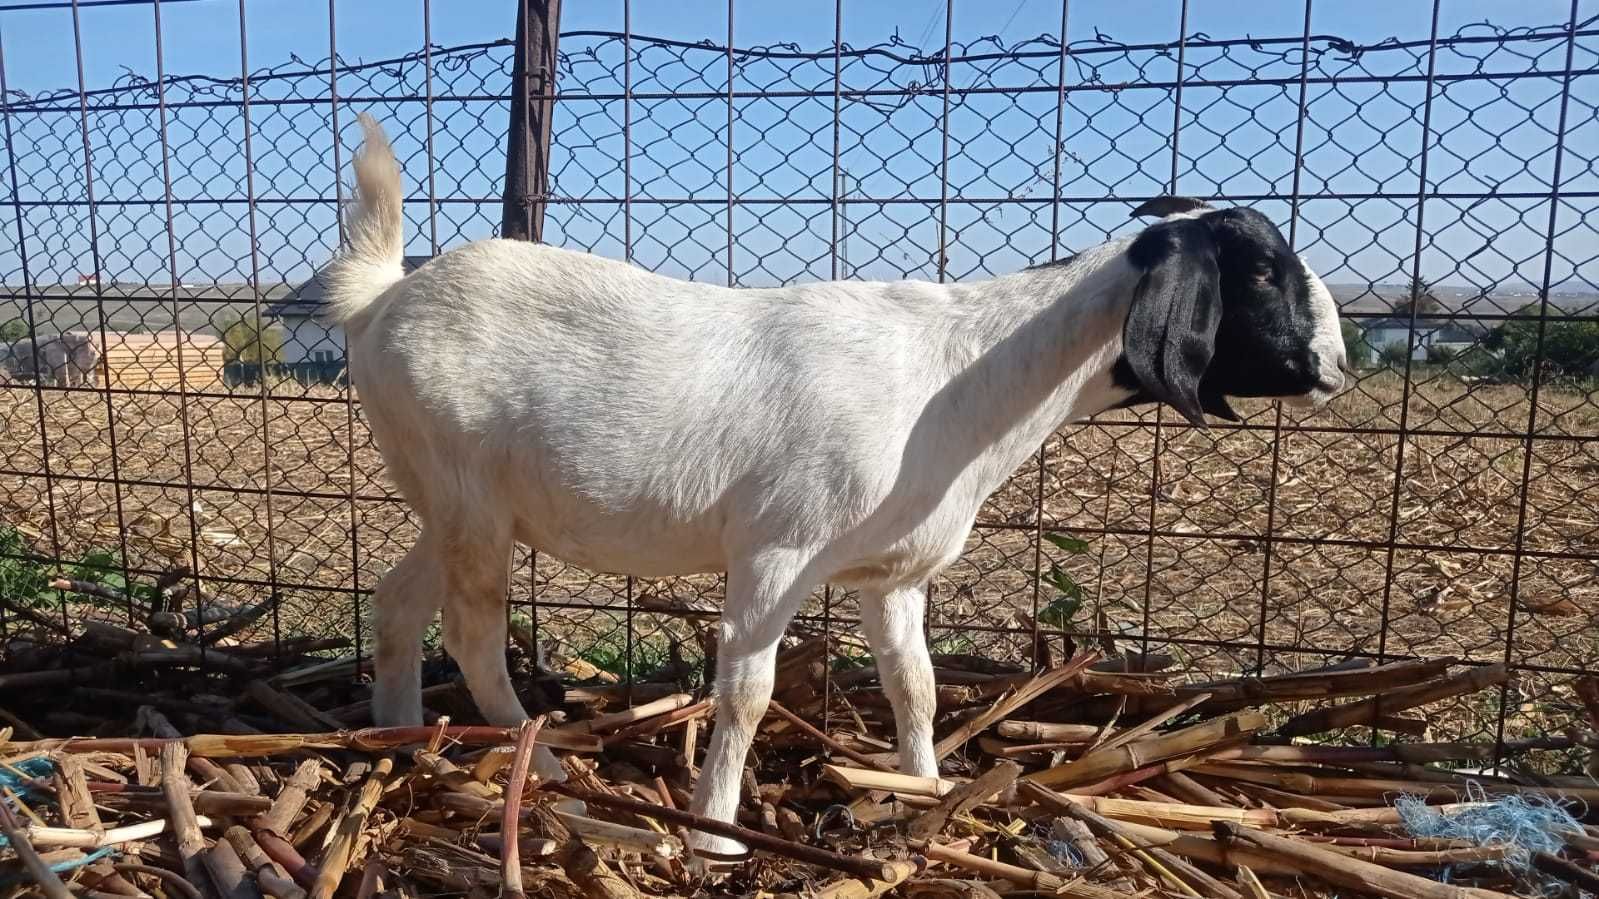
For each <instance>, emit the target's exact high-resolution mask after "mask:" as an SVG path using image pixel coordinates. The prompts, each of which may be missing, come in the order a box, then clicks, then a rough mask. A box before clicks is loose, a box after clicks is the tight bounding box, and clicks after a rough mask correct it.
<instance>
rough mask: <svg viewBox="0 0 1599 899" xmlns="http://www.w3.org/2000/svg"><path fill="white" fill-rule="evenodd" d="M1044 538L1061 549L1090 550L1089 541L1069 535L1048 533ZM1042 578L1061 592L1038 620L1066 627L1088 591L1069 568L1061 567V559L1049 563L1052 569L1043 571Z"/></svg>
mask: <svg viewBox="0 0 1599 899" xmlns="http://www.w3.org/2000/svg"><path fill="white" fill-rule="evenodd" d="M1044 539H1045V540H1048V541H1049V542H1050V543H1051V544H1052V545H1054V546H1055V547H1056V548H1057V549H1060V550H1063V551H1065V552H1068V553H1071V554H1072V555H1082V554H1084V553H1086V552H1088V542H1087V541H1086V540H1080V539H1078V538H1076V537H1070V536H1067V535H1065V534H1057V533H1053V532H1045V534H1044ZM1039 580H1041V581H1043V583H1044V584H1045V585H1046V586H1048V587H1050V588H1052V589H1053V590H1054V591H1055V592H1056V593H1057V594H1058V595H1057V596H1056V597H1055V598H1054V599H1051V600H1050V601H1049V603H1048V604H1046V605H1045V606H1044V608H1042V609H1040V610H1039V612H1038V623H1039V624H1043V625H1048V626H1049V627H1055V628H1060V629H1061V630H1065V629H1066V627H1067V626H1068V625H1069V624H1070V622H1071V620H1072V618H1073V617H1075V616H1076V615H1077V612H1078V610H1079V609H1081V608H1082V607H1083V600H1084V593H1083V587H1082V585H1081V584H1079V583H1077V581H1076V579H1074V578H1073V577H1072V576H1071V574H1070V573H1069V572H1067V571H1066V569H1064V568H1062V567H1060V563H1059V562H1051V563H1049V570H1048V571H1046V572H1042V573H1040V574H1039Z"/></svg>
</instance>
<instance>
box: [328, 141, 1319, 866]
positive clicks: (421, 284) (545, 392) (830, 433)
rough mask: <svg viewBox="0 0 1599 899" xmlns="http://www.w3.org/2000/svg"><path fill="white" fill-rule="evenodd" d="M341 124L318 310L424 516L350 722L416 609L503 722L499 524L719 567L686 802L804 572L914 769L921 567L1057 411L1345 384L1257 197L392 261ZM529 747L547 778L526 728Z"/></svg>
mask: <svg viewBox="0 0 1599 899" xmlns="http://www.w3.org/2000/svg"><path fill="white" fill-rule="evenodd" d="M361 124H362V127H363V128H364V129H365V144H364V147H363V149H362V150H361V152H360V153H359V154H358V155H357V156H356V158H355V162H354V169H355V178H356V182H357V191H356V199H355V202H354V203H353V205H352V207H351V208H350V209H348V210H347V213H348V214H347V217H346V227H347V234H348V236H349V242H348V246H347V247H346V249H345V250H344V252H343V253H342V254H341V255H340V256H339V257H338V258H337V259H336V260H335V261H334V262H333V263H332V264H331V265H330V267H329V269H328V275H329V279H330V287H331V290H330V293H329V297H330V304H331V309H330V313H331V314H330V317H331V318H332V319H334V320H336V321H338V322H341V323H343V325H344V328H345V330H346V332H347V335H348V341H349V343H348V346H349V355H350V365H351V372H352V376H353V378H354V381H355V384H356V385H357V388H358V389H359V390H360V393H361V400H362V403H363V407H364V409H365V410H366V414H367V416H368V418H369V420H370V422H371V427H372V432H373V436H374V438H375V439H376V442H377V445H378V447H379V448H380V449H381V451H382V454H383V457H384V459H385V461H386V462H387V464H388V467H389V472H390V473H391V475H392V476H393V478H394V480H395V483H396V484H397V485H398V487H399V489H400V491H401V493H403V494H404V496H405V498H406V500H408V501H409V502H410V504H411V505H412V507H413V508H414V509H415V510H416V513H417V515H418V516H419V518H420V519H421V524H422V528H421V534H420V536H419V537H418V538H417V541H416V544H415V545H414V546H413V547H412V548H411V550H410V551H409V552H408V553H407V554H406V555H405V557H404V558H403V559H402V560H401V561H400V562H399V563H398V564H397V565H396V566H395V567H394V569H393V570H391V571H390V572H389V573H388V574H387V575H385V576H384V577H383V579H382V581H381V583H380V584H379V585H378V587H377V592H376V596H375V598H374V614H375V631H376V637H377V649H376V652H377V655H376V683H375V685H374V688H373V706H372V708H373V716H374V718H375V719H376V721H377V722H378V723H379V724H385V725H400V724H417V723H420V722H421V720H422V706H421V697H420V691H419V684H420V674H419V665H420V661H421V645H422V639H421V638H422V635H423V631H424V630H425V629H426V628H427V626H428V625H429V623H430V622H431V620H432V618H433V616H434V614H435V613H436V612H437V611H438V610H439V608H440V606H441V605H442V607H443V614H444V644H445V647H446V648H447V649H448V651H449V652H450V654H451V655H452V656H453V657H454V658H455V660H456V662H457V663H458V664H459V665H460V667H461V670H462V672H463V674H464V676H465V678H466V682H467V685H468V687H469V688H470V690H471V692H472V696H473V698H474V700H475V701H476V703H477V706H478V708H479V709H480V710H481V711H482V713H483V714H484V716H485V717H486V718H488V719H489V720H490V721H492V722H494V723H496V724H500V725H513V724H515V723H517V722H518V721H521V720H523V719H524V718H525V712H524V711H523V708H522V706H521V705H520V703H519V702H518V701H517V697H516V694H515V692H514V691H513V689H512V685H511V680H510V678H509V677H508V675H507V670H506V661H505V654H504V652H503V648H504V646H505V643H506V616H505V610H504V598H505V595H506V586H507V584H506V579H507V564H506V560H507V558H508V555H509V553H510V552H511V549H512V543H513V541H519V542H521V543H524V544H526V545H528V546H531V547H534V548H536V549H538V551H540V552H543V553H547V554H549V555H552V556H554V557H556V558H558V559H561V560H564V561H566V562H570V563H573V564H577V565H581V566H583V567H586V568H589V569H592V570H596V571H605V572H613V573H623V574H632V575H637V576H641V577H664V576H670V575H683V574H690V573H698V572H717V571H725V572H727V596H726V600H725V602H724V607H723V611H722V618H721V623H720V630H719V638H718V644H717V660H716V683H715V692H716V697H717V705H716V723H715V729H714V731H713V733H712V735H711V739H710V742H709V745H708V747H707V751H706V758H705V764H704V768H703V771H702V775H701V778H700V782H699V785H698V788H697V790H696V792H695V796H694V803H693V808H694V811H696V812H698V813H700V814H704V815H709V816H711V817H714V818H718V819H721V820H724V821H726V820H731V819H732V818H733V815H734V812H735V809H736V805H737V801H738V787H739V780H740V771H741V769H742V767H743V765H744V760H745V755H746V753H747V751H748V748H749V745H750V741H751V739H752V737H753V734H754V732H755V729H756V727H757V725H758V724H759V722H760V720H761V718H762V716H763V715H764V714H765V712H766V707H767V703H768V700H769V698H770V695H771V691H772V678H773V668H774V659H775V656H776V652H777V648H778V641H779V638H780V637H781V636H782V634H783V631H784V629H785V628H786V626H787V624H788V622H789V619H790V618H791V617H792V615H793V614H794V611H795V609H796V607H797V606H798V605H799V604H800V602H801V601H802V600H803V599H804V598H805V597H806V596H807V595H809V594H810V593H811V591H812V590H813V589H814V588H816V587H817V586H819V585H821V584H824V583H832V584H837V585H841V586H844V587H850V588H854V589H856V590H858V591H859V593H860V609H861V617H862V622H861V624H862V629H863V630H864V632H865V634H866V637H867V639H868V641H869V642H870V645H871V649H872V652H873V654H874V655H875V656H876V659H877V664H878V671H879V672H880V674H881V677H882V681H883V687H884V690H885V692H886V693H887V694H888V697H889V699H890V701H891V703H892V705H893V708H894V716H895V719H896V725H897V731H898V749H899V759H900V766H901V768H902V769H903V770H904V771H905V772H906V773H909V774H915V775H922V776H930V775H933V774H935V773H936V771H937V760H936V759H935V758H934V754H933V739H932V733H933V732H932V722H933V713H934V690H933V688H934V684H933V672H932V667H931V663H930V661H929V657H928V651H927V646H926V645H925V642H924V640H923V636H922V616H923V606H924V603H925V597H924V594H923V588H924V585H925V584H926V583H927V582H928V581H929V580H930V579H931V578H932V577H934V576H935V575H937V574H938V573H939V572H940V571H942V570H943V569H944V568H945V567H947V566H948V565H950V563H952V562H954V561H955V560H956V558H957V557H958V556H959V555H960V553H961V551H962V548H963V547H964V545H965V543H966V538H967V535H968V533H969V531H970V530H971V527H972V523H973V520H974V518H975V517H976V514H977V511H978V508H979V506H981V505H982V503H983V501H984V499H985V498H987V497H988V496H989V494H990V493H992V492H993V491H994V490H995V489H996V488H997V487H999V485H1000V484H1001V483H1003V482H1004V481H1005V479H1006V478H1007V477H1008V476H1009V475H1010V474H1011V473H1012V472H1013V471H1014V470H1015V469H1016V468H1017V467H1018V466H1019V465H1020V464H1021V463H1022V462H1024V461H1025V460H1026V459H1027V458H1029V457H1030V456H1031V455H1032V454H1033V453H1034V452H1036V450H1037V448H1038V446H1039V445H1040V444H1041V443H1042V442H1043V441H1044V440H1045V439H1046V438H1047V437H1048V436H1049V435H1050V434H1051V433H1052V432H1054V431H1055V430H1056V429H1057V428H1059V427H1060V426H1061V425H1063V424H1065V423H1068V422H1073V421H1078V420H1081V419H1084V418H1086V417H1088V416H1090V415H1093V414H1095V413H1097V412H1101V411H1104V410H1106V409H1110V408H1114V407H1120V406H1128V405H1132V404H1136V403H1147V402H1160V403H1165V404H1167V405H1169V406H1171V407H1172V408H1174V409H1176V410H1177V411H1178V412H1179V413H1181V414H1182V415H1183V416H1184V417H1185V418H1186V419H1188V420H1189V421H1191V422H1193V423H1194V424H1196V425H1200V426H1203V425H1204V421H1205V419H1204V415H1205V414H1206V413H1210V414H1212V415H1217V416H1221V417H1223V418H1229V419H1236V417H1237V416H1236V415H1235V413H1234V412H1233V410H1232V409H1231V407H1230V406H1229V405H1228V402H1227V397H1229V396H1241V397H1281V398H1284V399H1285V400H1289V401H1293V402H1297V403H1302V404H1307V405H1317V404H1321V403H1324V402H1326V401H1327V400H1328V399H1329V398H1330V397H1332V396H1333V395H1334V394H1335V393H1336V392H1337V391H1339V390H1340V389H1341V388H1342V385H1343V380H1344V378H1343V371H1344V369H1345V368H1346V363H1345V359H1344V344H1343V340H1342V336H1341V333H1340V330H1339V322H1338V314H1337V309H1336V307H1335V305H1334V303H1333V300H1332V297H1331V295H1330V294H1329V293H1328V292H1327V289H1326V287H1325V286H1324V285H1323V284H1322V281H1321V279H1320V278H1318V277H1317V276H1316V274H1315V273H1313V272H1312V271H1310V269H1309V268H1308V267H1307V266H1306V264H1305V263H1304V261H1303V260H1302V259H1300V258H1299V257H1297V256H1295V255H1294V253H1292V252H1291V251H1290V249H1289V246H1288V243H1287V242H1286V241H1285V240H1284V239H1283V236H1282V234H1281V233H1280V232H1279V231H1278V230H1277V228H1276V227H1275V226H1274V225H1273V224H1272V223H1271V222H1270V221H1269V220H1268V219H1267V218H1266V217H1265V216H1263V215H1261V214H1260V213H1259V212H1256V211H1254V210H1251V209H1247V208H1228V209H1213V208H1211V207H1209V206H1207V205H1205V204H1203V203H1201V202H1199V201H1195V200H1184V199H1179V198H1163V199H1162V200H1159V201H1156V202H1154V203H1152V204H1146V206H1145V207H1144V208H1143V209H1141V210H1140V212H1141V213H1144V214H1149V213H1154V214H1157V215H1161V216H1164V217H1163V218H1162V219H1161V220H1160V221H1159V222H1157V223H1155V224H1152V225H1150V226H1149V227H1146V228H1144V229H1143V230H1142V231H1141V232H1140V233H1138V234H1137V235H1135V236H1132V237H1126V238H1121V239H1118V240H1112V241H1108V242H1106V243H1103V244H1101V245H1099V246H1096V247H1091V248H1089V249H1087V250H1084V251H1083V252H1081V253H1079V254H1077V255H1076V256H1074V257H1072V258H1071V259H1068V260H1064V261H1061V262H1056V263H1049V264H1044V265H1038V266H1034V267H1032V268H1030V269H1027V270H1025V271H1022V272H1019V273H1017V274H1013V275H1007V276H1004V277H999V278H994V279H992V280H987V281H978V282H967V283H959V284H929V283H922V282H896V283H881V282H829V283H816V284H799V285H793V286H789V287H776V288H765V289H730V288H725V287H719V286H713V285H709V284H697V283H690V282H685V281H680V280H676V279H673V278H668V277H663V276H661V275H657V274H652V273H650V272H647V271H644V270H642V269H639V268H635V267H634V266H631V265H628V264H625V263H622V262H616V261H613V260H609V259H603V258H600V257H597V256H592V255H588V254H585V253H579V252H573V251H570V250H564V249H558V248H556V247H551V246H543V245H538V244H533V243H527V242H520V241H507V240H484V241H480V242H477V243H473V244H469V245H467V246H463V247H461V248H459V249H455V250H452V251H450V252H448V253H445V254H443V255H441V256H439V257H437V258H435V259H433V260H431V261H430V262H428V263H427V264H425V265H423V266H421V267H420V268H418V269H416V270H415V271H413V272H411V273H410V274H408V275H407V274H405V272H404V270H403V269H402V249H403V245H404V235H403V233H402V230H403V217H402V212H401V201H402V197H403V195H402V189H401V183H400V170H399V166H398V163H397V162H396V160H395V158H394V155H393V152H392V150H391V149H390V147H389V143H388V140H387V138H386V137H385V136H384V134H383V131H382V129H381V127H379V126H378V125H377V123H376V122H375V121H373V120H372V119H371V118H370V117H369V116H365V115H363V116H362V117H361ZM537 764H538V770H539V773H540V774H541V775H543V776H545V777H555V778H559V777H560V769H559V765H558V764H556V762H555V759H554V757H553V756H551V755H549V753H548V752H542V753H541V754H540V756H539V758H538V760H537ZM696 840H697V843H696V845H697V846H698V847H699V848H702V849H708V850H711V851H716V852H726V851H736V849H737V848H738V847H737V845H736V844H735V843H731V841H727V840H724V839H721V838H714V837H708V836H705V835H699V836H698V837H696Z"/></svg>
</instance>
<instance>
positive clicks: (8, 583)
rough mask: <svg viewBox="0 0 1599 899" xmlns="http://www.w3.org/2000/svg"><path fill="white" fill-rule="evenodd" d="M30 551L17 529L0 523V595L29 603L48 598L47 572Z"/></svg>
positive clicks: (26, 604)
mask: <svg viewBox="0 0 1599 899" xmlns="http://www.w3.org/2000/svg"><path fill="white" fill-rule="evenodd" d="M31 554H32V549H31V547H29V546H28V541H27V540H26V539H25V538H23V536H22V533H21V532H20V531H18V530H17V529H16V528H13V527H9V526H0V597H5V598H6V599H7V600H8V601H11V602H15V603H18V604H20V605H24V606H30V607H32V606H39V605H44V604H46V603H47V602H48V601H49V597H50V576H49V574H48V573H47V572H46V571H45V568H44V566H43V565H42V564H40V563H39V562H37V561H35V560H34V559H32V558H28V557H29V556H30V555H31Z"/></svg>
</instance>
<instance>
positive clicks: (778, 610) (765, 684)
mask: <svg viewBox="0 0 1599 899" xmlns="http://www.w3.org/2000/svg"><path fill="white" fill-rule="evenodd" d="M800 567H801V566H800V565H799V564H798V563H797V561H796V560H794V559H792V558H790V557H787V556H784V557H782V558H766V559H763V560H761V561H760V564H758V565H754V566H748V567H747V568H746V570H743V571H736V570H735V571H729V572H728V577H727V600H726V602H725V604H724V608H723V612H722V623H721V629H720V633H719V637H718V640H717V644H716V727H715V729H713V730H712V731H711V739H710V743H709V745H707V746H706V749H705V766H704V768H703V769H701V771H700V779H699V784H698V785H697V786H696V787H695V789H694V802H693V810H694V812H695V813H696V814H700V815H705V816H706V817H709V818H715V819H716V820H718V821H728V822H731V821H733V820H734V818H735V815H736V814H737V812H738V798H739V785H740V783H741V782H742V777H743V771H744V763H745V759H746V757H747V756H748V754H749V748H750V743H751V741H752V740H753V739H754V738H755V730H756V728H757V727H759V726H760V723H761V718H763V717H764V716H765V715H766V707H767V704H768V703H769V702H770V701H771V699H772V679H773V677H774V675H775V672H776V667H777V644H778V640H779V639H780V638H781V637H782V636H783V629H784V628H785V627H787V626H788V622H789V619H790V618H792V617H793V615H794V610H795V608H797V607H798V605H799V603H800V600H801V599H803V598H804V596H805V594H806V593H807V592H808V591H809V589H810V585H809V584H805V583H801V582H800V578H799V570H800ZM693 845H694V847H695V848H697V849H704V850H707V851H710V852H713V853H718V854H725V855H733V854H737V853H741V852H743V851H744V847H743V846H742V845H741V844H739V843H738V842H737V841H735V840H729V839H726V838H724V837H716V836H711V835H709V834H703V833H696V834H695V835H694V837H693Z"/></svg>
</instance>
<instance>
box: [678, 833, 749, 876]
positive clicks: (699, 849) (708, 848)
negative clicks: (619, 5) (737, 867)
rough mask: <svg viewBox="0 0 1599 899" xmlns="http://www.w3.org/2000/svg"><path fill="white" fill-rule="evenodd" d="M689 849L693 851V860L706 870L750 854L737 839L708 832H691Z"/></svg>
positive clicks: (725, 864)
mask: <svg viewBox="0 0 1599 899" xmlns="http://www.w3.org/2000/svg"><path fill="white" fill-rule="evenodd" d="M689 849H690V850H691V851H692V852H693V860H694V861H696V862H700V863H701V865H702V867H705V868H706V869H708V870H715V869H716V868H718V867H721V868H725V867H727V866H728V865H733V864H738V863H739V862H742V861H744V860H745V859H747V858H749V856H750V850H749V847H748V846H745V845H744V844H743V843H740V842H739V841H738V840H733V839H729V838H727V837H719V836H715V835H713V834H708V833H698V832H696V833H694V834H692V835H691V836H690V837H689Z"/></svg>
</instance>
